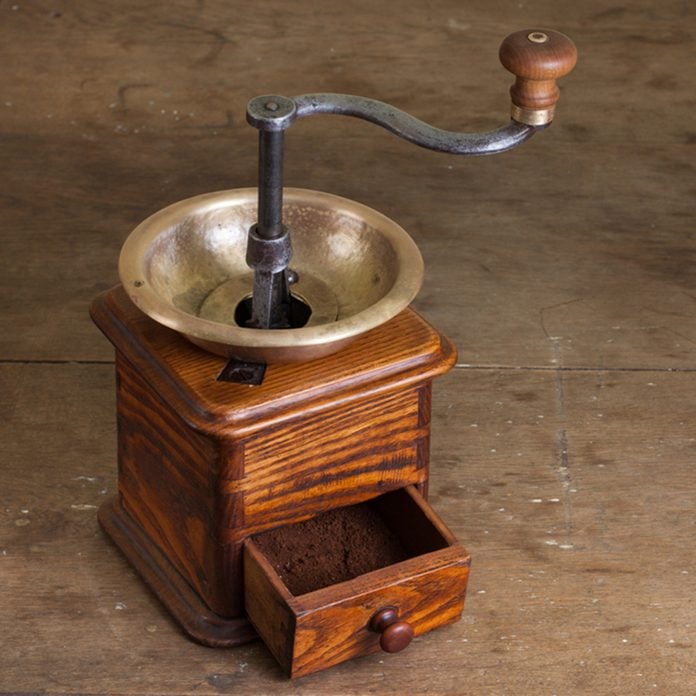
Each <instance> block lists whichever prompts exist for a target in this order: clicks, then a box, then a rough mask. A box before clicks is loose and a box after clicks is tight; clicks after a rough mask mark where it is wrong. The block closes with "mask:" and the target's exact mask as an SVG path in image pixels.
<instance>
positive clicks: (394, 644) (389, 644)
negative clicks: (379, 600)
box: [370, 607, 413, 653]
mask: <svg viewBox="0 0 696 696" xmlns="http://www.w3.org/2000/svg"><path fill="white" fill-rule="evenodd" d="M370 628H371V629H372V630H373V631H375V632H376V633H380V634H381V635H380V637H379V645H380V647H381V648H382V650H384V652H389V653H396V652H400V651H401V650H403V649H404V648H406V647H408V645H409V643H410V642H411V641H412V640H413V628H412V627H411V624H409V623H408V622H406V621H399V615H398V613H397V611H396V609H395V608H394V607H385V608H384V609H380V610H379V611H378V612H377V613H376V614H375V615H374V616H373V617H372V619H370Z"/></svg>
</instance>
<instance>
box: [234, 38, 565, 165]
mask: <svg viewBox="0 0 696 696" xmlns="http://www.w3.org/2000/svg"><path fill="white" fill-rule="evenodd" d="M499 55H500V60H501V62H502V64H503V66H504V67H505V68H506V69H507V70H509V71H510V72H511V73H513V74H514V75H515V76H516V78H517V80H516V81H515V84H514V85H513V86H512V88H511V89H510V95H511V97H512V112H511V116H512V122H511V123H509V124H508V125H505V126H503V127H502V128H498V129H496V130H493V131H489V132H486V133H459V132H455V131H446V130H442V129H440V128H436V127H434V126H431V125H430V124H428V123H425V122H424V121H421V120H419V119H417V118H415V117H414V116H411V115H410V114H408V113H406V112H405V111H401V110H400V109H397V108H396V107H394V106H392V105H390V104H386V103H385V102H381V101H378V100H376V99H369V98H367V97H360V96H355V95H352V94H333V93H318V94H302V95H300V96H297V97H293V98H288V97H281V96H270V95H266V96H260V97H256V98H254V99H252V100H251V101H250V102H249V105H248V107H247V120H248V122H249V123H250V124H251V125H252V126H254V127H255V128H258V129H259V130H262V131H280V130H285V129H287V128H289V127H290V126H291V125H292V124H293V123H294V122H295V121H296V120H297V119H298V118H303V117H305V116H316V115H319V114H338V115H343V116H353V117H355V118H360V119H363V120H365V121H370V122H371V123H375V124H376V125H379V126H382V128H385V129H386V130H388V131H390V132H392V133H394V134H395V135H397V136H399V137H400V138H403V139H404V140H408V141H409V142H412V143H414V144H416V145H420V146H421V147H425V148H428V149H430V150H436V151H438V152H449V153H451V154H456V155H488V154H494V153H497V152H504V151H505V150H509V149H511V148H513V147H516V146H517V145H519V144H521V143H522V142H524V141H525V140H527V139H528V138H529V137H530V136H531V135H533V134H534V132H535V130H536V129H537V128H540V127H543V126H546V125H548V124H549V123H550V122H551V121H552V120H553V115H554V108H555V104H556V102H557V101H558V98H559V96H560V92H559V90H558V87H557V86H556V80H557V79H558V78H559V77H562V76H563V75H566V74H567V73H569V72H570V71H571V70H572V69H573V67H574V66H575V62H576V60H577V51H576V48H575V45H574V44H573V42H572V41H571V40H570V39H569V38H568V37H567V36H565V35H564V34H561V33H560V32H557V31H551V30H548V29H545V30H541V29H525V30H523V31H518V32H515V33H514V34H511V35H510V36H508V37H507V38H506V39H505V40H504V41H503V43H502V44H501V46H500V53H499Z"/></svg>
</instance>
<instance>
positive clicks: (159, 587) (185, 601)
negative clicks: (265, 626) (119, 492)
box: [98, 496, 257, 648]
mask: <svg viewBox="0 0 696 696" xmlns="http://www.w3.org/2000/svg"><path fill="white" fill-rule="evenodd" d="M98 517H99V523H100V524H101V526H102V528H103V529H104V531H105V532H106V533H107V534H108V535H109V536H110V537H111V539H112V541H113V542H114V543H115V544H116V546H118V548H119V549H120V550H121V551H122V553H123V554H124V555H125V557H126V558H127V559H128V561H129V562H130V563H131V565H132V566H133V567H134V568H135V569H136V570H137V571H138V574H139V575H140V576H141V577H142V579H143V580H144V581H145V584H146V585H148V587H149V588H150V589H151V590H152V591H153V592H154V593H155V595H156V596H157V597H158V599H159V600H160V601H161V602H162V604H164V606H165V607H166V608H167V609H168V611H169V612H170V613H171V614H172V616H173V617H174V618H175V619H176V621H177V622H178V623H179V625H180V626H181V628H182V629H183V630H184V631H185V632H186V633H187V634H188V635H189V636H190V637H191V638H192V639H193V640H195V641H196V642H198V643H201V644H203V645H208V646H210V647H213V648H232V647H234V646H236V645H241V644H243V643H248V642H249V641H251V640H254V639H256V638H257V634H256V631H255V630H254V629H253V627H252V626H251V624H250V623H249V621H248V620H247V619H246V617H244V616H242V617H237V618H231V619H229V618H225V617H222V616H219V615H218V614H216V613H215V612H213V611H211V609H209V608H208V607H207V606H206V605H205V603H204V602H203V601H202V600H201V599H200V597H199V596H198V594H197V593H196V592H195V591H194V590H193V589H192V588H191V586H190V585H189V584H188V583H187V582H186V580H185V579H184V578H183V577H182V576H181V574H180V573H179V572H178V571H177V570H176V568H174V566H173V565H172V564H171V563H170V562H169V561H168V560H167V559H166V557H165V556H164V555H163V554H162V553H161V552H160V551H159V550H158V549H157V547H156V546H155V545H154V544H153V543H152V542H151V541H150V539H149V538H148V537H147V535H146V534H145V533H144V532H143V530H142V529H141V528H140V526H139V525H138V524H137V522H135V521H134V520H133V518H132V517H131V516H130V515H129V514H128V513H127V512H126V510H124V509H123V507H122V506H121V504H120V502H119V499H118V497H117V496H114V497H113V498H110V499H109V500H107V501H106V502H105V503H103V504H102V505H101V507H100V508H99V513H98Z"/></svg>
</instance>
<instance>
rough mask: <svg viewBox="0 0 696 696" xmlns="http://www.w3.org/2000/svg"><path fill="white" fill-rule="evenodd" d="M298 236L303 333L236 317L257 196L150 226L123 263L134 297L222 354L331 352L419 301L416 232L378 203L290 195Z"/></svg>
mask: <svg viewBox="0 0 696 696" xmlns="http://www.w3.org/2000/svg"><path fill="white" fill-rule="evenodd" d="M283 215H284V219H285V221H286V223H287V225H288V227H289V228H290V229H292V249H293V254H292V262H291V270H292V272H294V274H293V275H296V276H297V281H296V282H295V283H294V284H293V285H292V286H291V294H292V296H293V297H294V298H295V300H296V301H297V300H299V301H300V302H301V303H303V304H304V305H306V306H307V307H309V310H311V314H310V315H309V319H308V320H307V321H306V324H305V325H304V326H302V327H300V328H289V329H256V328H246V327H243V326H240V325H239V323H237V321H236V320H235V314H237V316H238V311H237V310H238V308H239V306H240V303H242V302H244V301H245V300H248V298H249V297H250V295H251V289H252V283H253V273H252V271H251V270H250V269H249V267H248V266H247V264H246V261H245V251H246V246H247V233H248V230H249V228H250V227H251V226H252V225H253V224H254V223H255V222H256V219H257V190H256V189H255V188H246V189H235V190H230V191H220V192H216V193H208V194H204V195H201V196H196V197H194V198H189V199H186V200H183V201H180V202H178V203H175V204H173V205H170V206H168V207H167V208H164V209H163V210H160V211H159V212H157V213H155V214H154V215H152V216H150V217H149V218H147V219H146V220H145V221H144V222H142V223H141V224H140V225H138V227H136V228H135V230H134V231H133V232H132V233H131V235H130V236H129V237H128V239H127V240H126V242H125V244H124V246H123V249H122V251H121V256H120V260H119V274H120V277H121V282H122V283H123V285H124V287H125V289H126V291H127V292H128V294H129V296H130V298H131V300H132V301H133V302H134V303H135V304H136V305H137V306H138V307H139V308H140V309H141V310H142V311H143V312H145V313H146V314H148V315H149V316H150V317H152V318H153V319H155V320H156V321H158V322H159V323H161V324H164V325H165V326H168V327H170V328H172V329H174V330H175V331H178V332H180V333H182V334H184V335H185V336H186V337H187V338H188V339H189V340H191V341H192V342H193V343H195V344H196V345H198V346H200V347H202V348H204V349H205V350H208V351H211V352H213V353H216V354H218V355H223V356H226V357H235V358H238V359H241V360H247V361H251V362H269V363H288V362H296V361H304V360H312V359H315V358H319V357H323V356H325V355H329V354H331V353H333V352H335V351H338V350H340V349H341V348H343V347H344V346H345V345H347V344H348V343H349V342H350V341H352V340H353V339H354V338H356V337H357V336H359V335H360V334H362V333H364V332H366V331H369V330H370V329H372V328H375V327H377V326H379V325H380V324H383V323H384V322H386V321H388V320H389V319H391V318H392V317H393V316H395V315H396V314H398V313H399V312H400V311H401V310H403V309H404V308H405V307H407V306H408V304H409V303H410V302H411V300H412V299H413V298H414V297H415V295H416V293H417V292H418V290H419V289H420V285H421V282H422V278H423V260H422V258H421V255H420V252H419V251H418V248H417V246H416V245H415V243H414V242H413V240H412V239H411V238H410V237H409V236H408V234H407V233H406V232H405V231H404V230H403V229H402V228H401V227H400V226H399V225H397V224H396V223H395V222H393V221H392V220H390V219H389V218H387V217H385V216H384V215H382V214H380V213H378V212H377V211H375V210H373V209H371V208H368V207H367V206H364V205H361V204H360V203H356V202H355V201H351V200H347V199H345V198H341V197H339V196H334V195H330V194H327V193H321V192H318V191H309V190H305V189H293V188H286V189H284V205H283Z"/></svg>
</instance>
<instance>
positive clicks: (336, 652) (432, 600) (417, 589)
mask: <svg viewBox="0 0 696 696" xmlns="http://www.w3.org/2000/svg"><path fill="white" fill-rule="evenodd" d="M435 556H436V557H435V558H433V559H431V564H432V566H433V567H432V568H429V569H427V567H426V568H424V559H418V560H417V562H416V563H412V564H411V562H406V563H405V564H404V566H405V567H403V568H402V569H400V573H403V574H404V575H405V577H404V578H403V580H395V579H393V578H389V577H387V578H384V577H382V578H380V577H379V573H380V571H376V572H375V576H376V577H374V579H372V578H370V575H371V574H367V575H364V576H362V578H361V581H360V582H359V583H356V584H357V586H353V587H350V588H348V587H345V588H341V586H340V585H336V586H335V587H334V588H332V589H334V590H336V591H338V592H341V593H344V594H345V596H342V597H341V598H340V600H338V601H336V599H335V598H334V600H333V601H334V602H335V603H333V604H332V603H330V602H331V601H332V600H331V598H330V597H327V596H322V595H320V594H319V593H320V592H324V591H321V590H320V591H319V592H317V593H314V594H315V595H319V596H315V597H312V596H311V595H305V598H306V601H307V600H308V601H309V602H310V603H311V604H313V605H315V606H313V607H311V608H307V607H306V606H305V607H302V608H301V609H300V611H301V614H300V615H299V616H297V618H296V626H295V642H294V645H293V655H292V663H291V676H293V677H298V676H302V675H304V674H310V673H311V672H315V671H317V670H320V669H324V668H325V667H329V666H331V665H335V664H338V663H339V662H343V661H344V660H348V659H350V658H352V657H357V656H358V655H366V654H368V653H372V652H376V651H378V650H380V649H381V648H380V634H378V633H376V632H375V631H374V630H372V629H371V628H370V621H371V619H372V617H373V616H375V614H377V612H379V611H380V610H382V609H385V608H387V607H394V608H395V609H396V612H397V614H398V617H399V620H400V621H405V622H407V623H408V624H409V625H410V627H411V629H412V630H413V634H414V635H416V636H417V635H420V634H422V633H426V632H427V631H430V630H432V629H434V628H437V627H439V626H444V625H446V624H449V623H453V622H454V621H457V620H458V619H459V617H460V616H461V613H462V610H463V608H464V593H465V590H466V583H467V579H468V574H469V568H468V564H467V563H466V560H465V559H466V554H465V552H464V550H463V549H462V548H461V547H459V548H452V549H450V553H449V554H444V555H443V554H442V553H441V552H436V554H435ZM409 566H410V567H409ZM372 583H374V585H372ZM383 583H384V584H385V586H381V585H382V584H383ZM346 584H348V583H346ZM324 595H326V593H325V592H324Z"/></svg>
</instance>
